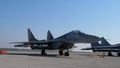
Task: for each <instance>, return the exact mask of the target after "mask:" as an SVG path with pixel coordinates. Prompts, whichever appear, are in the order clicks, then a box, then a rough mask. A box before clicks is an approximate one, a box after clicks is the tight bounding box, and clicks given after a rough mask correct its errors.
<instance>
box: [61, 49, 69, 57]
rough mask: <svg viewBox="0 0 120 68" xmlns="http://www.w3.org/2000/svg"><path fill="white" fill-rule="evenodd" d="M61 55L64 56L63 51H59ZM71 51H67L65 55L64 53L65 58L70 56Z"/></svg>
mask: <svg viewBox="0 0 120 68" xmlns="http://www.w3.org/2000/svg"><path fill="white" fill-rule="evenodd" d="M59 55H61V56H62V55H63V50H59ZM69 55H70V54H69V50H67V51H66V52H65V53H64V56H69Z"/></svg>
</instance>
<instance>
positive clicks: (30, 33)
mask: <svg viewBox="0 0 120 68" xmlns="http://www.w3.org/2000/svg"><path fill="white" fill-rule="evenodd" d="M28 41H38V40H37V39H36V38H35V37H34V35H33V33H32V32H31V30H30V29H29V28H28Z"/></svg>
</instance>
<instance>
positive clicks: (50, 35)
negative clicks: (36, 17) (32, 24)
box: [47, 30, 54, 41]
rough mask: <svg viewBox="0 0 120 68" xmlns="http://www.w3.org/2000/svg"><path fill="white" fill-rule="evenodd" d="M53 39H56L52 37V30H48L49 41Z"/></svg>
mask: <svg viewBox="0 0 120 68" xmlns="http://www.w3.org/2000/svg"><path fill="white" fill-rule="evenodd" d="M52 39H54V37H53V36H52V34H51V32H50V30H48V33H47V41H49V40H52Z"/></svg>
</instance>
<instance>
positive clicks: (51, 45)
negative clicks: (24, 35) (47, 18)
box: [15, 29, 101, 56]
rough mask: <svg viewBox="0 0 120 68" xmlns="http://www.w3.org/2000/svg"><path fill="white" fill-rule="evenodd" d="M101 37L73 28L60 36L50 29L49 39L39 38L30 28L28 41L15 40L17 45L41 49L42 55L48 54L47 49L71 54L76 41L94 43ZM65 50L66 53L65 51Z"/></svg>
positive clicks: (62, 53)
mask: <svg viewBox="0 0 120 68" xmlns="http://www.w3.org/2000/svg"><path fill="white" fill-rule="evenodd" d="M100 40H101V38H99V37H97V36H93V35H88V34H85V33H82V32H80V31H79V30H73V31H71V32H68V33H66V34H64V35H62V36H60V37H57V38H54V37H53V35H52V34H51V32H50V31H48V33H47V40H37V39H36V38H35V37H34V35H33V33H32V32H31V30H30V29H28V42H15V43H17V44H19V45H15V47H31V49H40V50H41V55H46V54H47V53H46V52H45V50H59V55H65V56H69V49H71V48H72V47H73V46H74V44H75V43H94V42H97V41H100ZM63 51H65V53H64V52H63Z"/></svg>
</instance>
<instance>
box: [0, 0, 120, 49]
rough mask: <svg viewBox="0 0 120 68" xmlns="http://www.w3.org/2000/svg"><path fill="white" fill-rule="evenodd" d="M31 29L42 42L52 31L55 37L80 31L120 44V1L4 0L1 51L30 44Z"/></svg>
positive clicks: (0, 1) (0, 5)
mask: <svg viewBox="0 0 120 68" xmlns="http://www.w3.org/2000/svg"><path fill="white" fill-rule="evenodd" d="M28 28H30V29H31V30H32V32H33V33H34V35H35V36H36V38H37V39H39V40H40V39H46V33H47V31H48V30H50V31H51V32H52V34H53V36H54V37H59V36H61V35H63V34H65V33H67V32H70V31H72V30H80V31H81V32H84V33H86V34H91V35H95V36H99V37H105V38H106V39H107V40H108V41H109V42H110V43H111V44H115V43H120V31H119V29H120V0H0V47H14V45H13V44H9V42H18V41H20V42H21V41H27V29H28ZM79 47H81V46H79Z"/></svg>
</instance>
